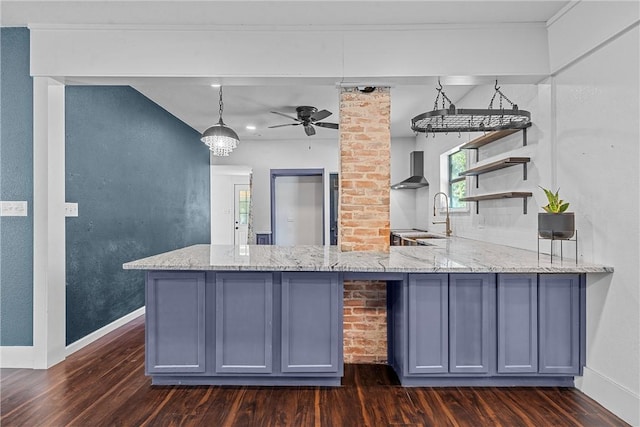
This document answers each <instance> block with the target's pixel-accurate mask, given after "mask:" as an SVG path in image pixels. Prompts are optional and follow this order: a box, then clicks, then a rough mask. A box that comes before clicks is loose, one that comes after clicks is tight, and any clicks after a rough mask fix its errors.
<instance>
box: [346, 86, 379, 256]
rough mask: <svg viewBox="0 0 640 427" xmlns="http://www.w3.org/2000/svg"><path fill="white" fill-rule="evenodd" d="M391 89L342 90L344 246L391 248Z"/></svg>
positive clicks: (365, 249) (374, 249) (357, 248)
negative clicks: (363, 91)
mask: <svg viewBox="0 0 640 427" xmlns="http://www.w3.org/2000/svg"><path fill="white" fill-rule="evenodd" d="M390 107H391V104H390V94H389V88H377V89H376V90H375V91H373V92H371V93H361V92H360V91H358V90H357V89H343V90H342V92H341V93H340V207H339V222H340V224H339V230H340V236H339V242H338V243H339V245H340V250H342V251H387V252H388V251H389V218H390V217H389V191H390V185H391V182H390V179H391V175H390V170H391V167H390V147H391V131H390V127H389V118H390V114H391V108H390Z"/></svg>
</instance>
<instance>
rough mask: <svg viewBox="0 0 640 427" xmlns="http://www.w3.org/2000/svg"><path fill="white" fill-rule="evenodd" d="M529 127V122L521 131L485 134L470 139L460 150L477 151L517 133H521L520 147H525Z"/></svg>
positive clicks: (500, 131) (497, 131)
mask: <svg viewBox="0 0 640 427" xmlns="http://www.w3.org/2000/svg"><path fill="white" fill-rule="evenodd" d="M530 126H531V122H529V123H528V124H527V126H525V127H523V128H521V129H504V130H496V131H493V132H487V133H486V134H484V135H482V136H480V137H478V138H475V139H472V140H471V141H469V142H467V143H466V144H463V145H462V146H460V148H462V149H467V150H471V149H475V150H477V149H478V148H480V147H483V146H485V145H487V144H490V143H492V142H494V141H497V140H499V139H500V138H504V137H505V136H508V135H511V134H513V133H516V132H518V131H522V145H523V146H526V145H527V128H528V127H530Z"/></svg>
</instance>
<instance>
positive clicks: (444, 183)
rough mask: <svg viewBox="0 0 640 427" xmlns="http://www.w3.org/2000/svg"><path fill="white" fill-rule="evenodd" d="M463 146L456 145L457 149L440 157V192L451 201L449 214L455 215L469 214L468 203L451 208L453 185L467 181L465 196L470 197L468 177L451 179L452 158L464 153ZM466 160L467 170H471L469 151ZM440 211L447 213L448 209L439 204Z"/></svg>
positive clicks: (454, 148)
mask: <svg viewBox="0 0 640 427" xmlns="http://www.w3.org/2000/svg"><path fill="white" fill-rule="evenodd" d="M462 145H463V144H459V145H456V146H455V147H453V148H451V149H450V150H447V151H445V152H444V153H442V154H441V155H440V191H442V192H443V193H445V194H446V195H447V197H448V199H449V213H455V212H469V203H467V202H461V203H462V204H463V206H460V207H455V208H454V207H452V206H451V202H452V198H451V194H452V192H451V189H452V185H453V184H454V183H456V182H461V181H465V182H466V186H465V195H466V196H468V195H469V180H468V179H467V178H468V177H466V176H461V177H457V178H453V179H451V169H452V162H451V156H452V155H453V154H456V153H457V152H459V151H462V149H461V148H460V147H462ZM465 153H466V154H465V160H466V166H465V169H468V168H469V162H470V160H469V155H468V151H465ZM438 211H439V212H440V213H444V212H446V208H445V207H444V206H442V204H440V203H438Z"/></svg>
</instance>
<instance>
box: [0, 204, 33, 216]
mask: <svg viewBox="0 0 640 427" xmlns="http://www.w3.org/2000/svg"><path fill="white" fill-rule="evenodd" d="M0 216H27V202H14V201H2V202H0Z"/></svg>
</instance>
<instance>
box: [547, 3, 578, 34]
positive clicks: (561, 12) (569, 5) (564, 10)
mask: <svg viewBox="0 0 640 427" xmlns="http://www.w3.org/2000/svg"><path fill="white" fill-rule="evenodd" d="M580 1H581V0H572V1H570V2H569V3H567V4H565V5H564V6H563V7H562V8H561V9H560V10H559V11H557V12H556V14H555V15H553V16H552V17H551V18H549V19H548V20H547V24H546V25H547V28H548V27H549V26H551V25H553V23H554V22H556V21H557V20H558V19H560V18H562V17H563V16H564V15H565V14H566V13H567V12H569V11H570V10H571V9H573V8H574V7H575V6H576V5H577V4H578V3H580Z"/></svg>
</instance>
